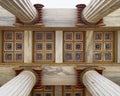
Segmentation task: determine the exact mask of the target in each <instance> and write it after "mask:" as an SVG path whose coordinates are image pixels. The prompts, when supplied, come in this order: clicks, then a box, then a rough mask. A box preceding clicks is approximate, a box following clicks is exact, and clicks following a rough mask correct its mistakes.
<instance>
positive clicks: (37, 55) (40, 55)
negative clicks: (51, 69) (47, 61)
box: [34, 52, 44, 61]
mask: <svg viewBox="0 0 120 96" xmlns="http://www.w3.org/2000/svg"><path fill="white" fill-rule="evenodd" d="M34 59H35V61H43V60H44V54H43V53H42V52H37V53H35V57H34Z"/></svg>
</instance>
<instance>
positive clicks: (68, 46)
mask: <svg viewBox="0 0 120 96" xmlns="http://www.w3.org/2000/svg"><path fill="white" fill-rule="evenodd" d="M64 50H65V51H73V43H71V42H65V43H64Z"/></svg>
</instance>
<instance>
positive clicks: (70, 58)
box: [64, 52, 73, 61]
mask: <svg viewBox="0 0 120 96" xmlns="http://www.w3.org/2000/svg"><path fill="white" fill-rule="evenodd" d="M64 61H73V54H72V52H65V53H64Z"/></svg>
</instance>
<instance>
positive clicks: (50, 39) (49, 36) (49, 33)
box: [45, 32, 54, 41]
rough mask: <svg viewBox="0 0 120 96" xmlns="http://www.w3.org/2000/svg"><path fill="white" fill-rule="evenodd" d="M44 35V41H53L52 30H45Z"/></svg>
mask: <svg viewBox="0 0 120 96" xmlns="http://www.w3.org/2000/svg"><path fill="white" fill-rule="evenodd" d="M45 35H46V36H45V40H46V41H54V32H46V33H45Z"/></svg>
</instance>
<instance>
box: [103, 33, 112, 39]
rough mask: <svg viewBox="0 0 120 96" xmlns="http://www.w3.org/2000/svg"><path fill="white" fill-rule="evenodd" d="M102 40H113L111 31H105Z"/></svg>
mask: <svg viewBox="0 0 120 96" xmlns="http://www.w3.org/2000/svg"><path fill="white" fill-rule="evenodd" d="M104 40H105V41H112V40H113V32H105V33H104Z"/></svg>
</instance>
